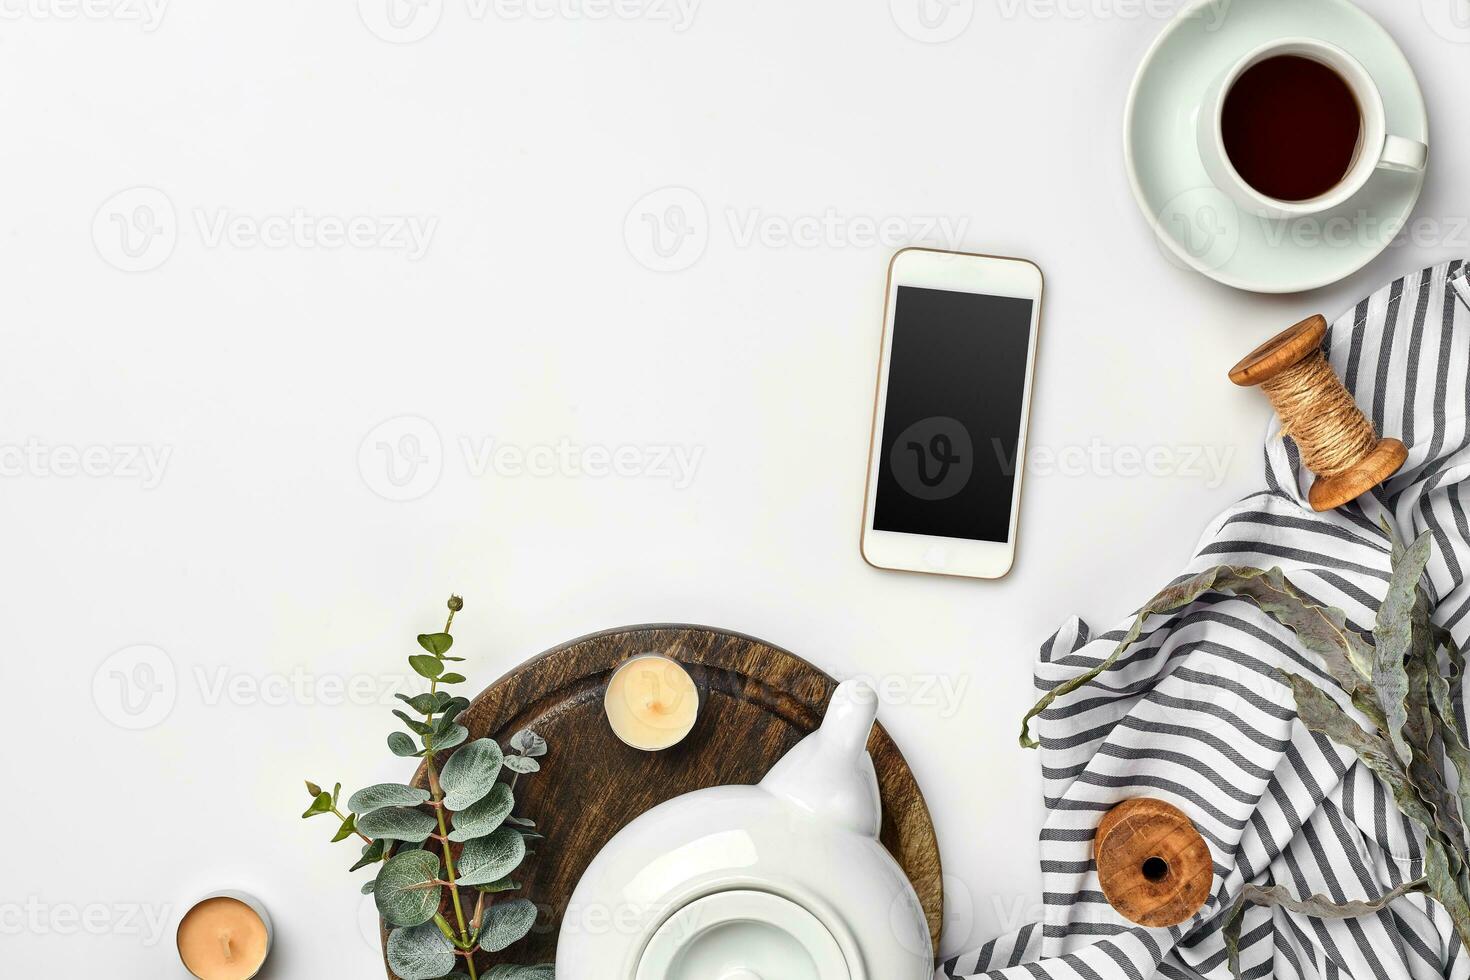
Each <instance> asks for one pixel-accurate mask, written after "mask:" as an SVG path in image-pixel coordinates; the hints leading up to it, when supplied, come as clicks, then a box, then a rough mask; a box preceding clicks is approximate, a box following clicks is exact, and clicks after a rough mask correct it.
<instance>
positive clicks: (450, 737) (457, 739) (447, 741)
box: [434, 725, 470, 752]
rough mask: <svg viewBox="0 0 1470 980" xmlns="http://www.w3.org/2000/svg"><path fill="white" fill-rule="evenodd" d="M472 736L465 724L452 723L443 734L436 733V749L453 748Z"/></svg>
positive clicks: (440, 750) (441, 750)
mask: <svg viewBox="0 0 1470 980" xmlns="http://www.w3.org/2000/svg"><path fill="white" fill-rule="evenodd" d="M469 737H470V730H469V729H468V728H466V727H464V726H463V725H450V726H449V727H448V728H446V729H445V730H444V732H443V733H442V734H440V733H438V732H436V733H435V734H434V751H435V752H443V751H445V750H446V749H452V748H454V747H455V746H456V745H459V744H461V743H462V742H464V740H465V739H467V738H469Z"/></svg>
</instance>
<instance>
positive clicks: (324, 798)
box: [301, 792, 332, 820]
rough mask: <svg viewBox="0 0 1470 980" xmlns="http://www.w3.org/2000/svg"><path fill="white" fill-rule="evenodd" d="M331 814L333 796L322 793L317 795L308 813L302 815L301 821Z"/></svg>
mask: <svg viewBox="0 0 1470 980" xmlns="http://www.w3.org/2000/svg"><path fill="white" fill-rule="evenodd" d="M331 812H332V794H331V793H327V792H321V793H318V794H317V797H316V799H314V800H312V801H311V806H309V807H307V808H306V812H305V813H303V814H302V815H301V819H302V820H305V819H306V818H307V817H318V816H321V815H322V814H323V813H331Z"/></svg>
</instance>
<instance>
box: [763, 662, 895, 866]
mask: <svg viewBox="0 0 1470 980" xmlns="http://www.w3.org/2000/svg"><path fill="white" fill-rule="evenodd" d="M877 717H878V695H877V692H875V691H874V690H873V689H872V687H870V686H869V685H868V684H866V683H864V682H862V681H847V682H845V683H843V684H841V685H839V686H838V688H837V691H836V692H835V693H834V694H833V695H832V702H831V703H830V704H829V705H828V706H827V715H826V717H825V718H824V719H823V721H822V727H821V728H818V729H817V730H816V731H815V732H813V733H812V734H810V735H808V736H807V737H806V738H804V739H802V740H801V741H800V742H799V743H797V745H796V747H795V748H793V749H792V750H791V751H790V752H788V753H786V755H785V757H783V758H782V759H781V761H780V762H777V763H776V765H775V766H774V767H773V768H772V769H771V771H770V772H769V773H767V774H766V778H765V779H763V780H762V781H761V787H762V788H763V789H765V790H766V791H767V792H768V793H771V794H772V795H774V796H778V797H780V798H782V799H784V800H786V801H788V802H790V803H792V804H793V805H795V806H797V807H799V808H800V809H802V810H805V811H807V812H808V813H811V814H813V815H814V816H818V817H821V818H823V819H825V820H829V821H831V822H832V823H835V824H837V825H838V826H841V827H843V828H844V829H847V830H850V831H852V832H853V833H857V834H862V835H863V836H865V837H872V838H877V836H878V830H879V827H880V825H881V823H882V819H883V812H882V803H881V802H880V800H879V797H878V777H877V774H876V773H875V772H874V771H873V759H872V756H870V755H868V748H867V746H868V733H869V732H871V731H872V728H873V722H874V721H875V720H876V719H877Z"/></svg>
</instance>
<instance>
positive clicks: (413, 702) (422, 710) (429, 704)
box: [393, 691, 439, 715]
mask: <svg viewBox="0 0 1470 980" xmlns="http://www.w3.org/2000/svg"><path fill="white" fill-rule="evenodd" d="M393 696H394V697H395V698H397V699H398V700H400V701H402V702H403V703H404V704H406V705H408V706H409V707H410V708H412V709H413V710H415V711H417V712H418V713H419V714H421V715H432V714H433V713H434V712H436V711H438V710H439V708H438V704H439V699H438V698H437V697H436V696H435V695H434V694H430V693H428V692H427V691H426V692H424V693H423V694H415V695H414V696H413V697H409V696H408V695H407V694H395V695H393Z"/></svg>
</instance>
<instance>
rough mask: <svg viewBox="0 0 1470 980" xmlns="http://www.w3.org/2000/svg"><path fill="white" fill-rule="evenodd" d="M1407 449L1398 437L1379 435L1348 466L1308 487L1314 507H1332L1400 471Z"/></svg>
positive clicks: (1407, 456) (1354, 498) (1319, 509)
mask: <svg viewBox="0 0 1470 980" xmlns="http://www.w3.org/2000/svg"><path fill="white" fill-rule="evenodd" d="M1408 458H1409V450H1408V449H1406V448H1405V447H1404V444H1403V443H1401V442H1399V441H1398V440H1397V439H1381V440H1379V442H1378V445H1376V446H1374V447H1373V451H1372V452H1370V453H1369V454H1368V455H1366V456H1364V457H1363V458H1362V460H1361V461H1359V462H1358V463H1357V464H1356V465H1354V466H1352V467H1351V468H1350V469H1346V470H1343V471H1342V472H1341V473H1336V474H1334V475H1332V476H1325V477H1321V478H1319V479H1318V480H1317V481H1316V482H1315V483H1313V484H1312V488H1311V489H1310V490H1308V491H1307V502H1308V503H1310V504H1311V505H1312V509H1313V510H1315V511H1324V510H1332V509H1333V508H1334V507H1341V506H1342V505H1343V504H1345V503H1347V502H1348V501H1349V500H1356V499H1357V498H1358V497H1360V496H1362V495H1363V494H1365V493H1367V492H1368V491H1369V490H1372V489H1373V488H1374V487H1376V486H1378V484H1380V483H1382V482H1383V481H1384V480H1387V479H1388V478H1389V477H1391V476H1393V475H1394V474H1395V473H1397V472H1398V471H1399V467H1400V466H1403V465H1404V461H1405V460H1406V459H1408Z"/></svg>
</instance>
